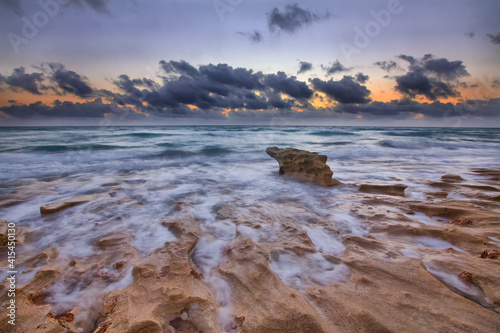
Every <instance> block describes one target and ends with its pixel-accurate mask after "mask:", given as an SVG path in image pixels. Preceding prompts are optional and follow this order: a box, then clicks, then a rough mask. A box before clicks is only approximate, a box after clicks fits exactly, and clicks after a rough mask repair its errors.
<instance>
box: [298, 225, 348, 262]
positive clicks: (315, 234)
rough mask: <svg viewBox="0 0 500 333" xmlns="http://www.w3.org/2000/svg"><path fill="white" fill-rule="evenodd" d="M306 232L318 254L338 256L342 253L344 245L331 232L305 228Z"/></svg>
mask: <svg viewBox="0 0 500 333" xmlns="http://www.w3.org/2000/svg"><path fill="white" fill-rule="evenodd" d="M306 231H307V235H308V236H309V238H310V239H311V241H312V242H313V244H314V246H315V247H316V250H318V251H319V252H321V253H328V254H331V255H339V254H341V253H342V252H344V250H345V246H344V244H342V242H341V241H340V240H339V239H338V238H337V237H336V236H335V235H334V233H333V232H332V231H329V230H325V229H323V228H306Z"/></svg>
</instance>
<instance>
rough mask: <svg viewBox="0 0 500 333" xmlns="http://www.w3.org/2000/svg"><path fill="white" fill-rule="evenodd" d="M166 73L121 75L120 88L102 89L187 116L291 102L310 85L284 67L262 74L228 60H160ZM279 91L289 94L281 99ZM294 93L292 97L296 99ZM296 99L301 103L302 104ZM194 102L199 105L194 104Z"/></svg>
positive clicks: (120, 100)
mask: <svg viewBox="0 0 500 333" xmlns="http://www.w3.org/2000/svg"><path fill="white" fill-rule="evenodd" d="M160 67H161V68H162V69H163V70H164V72H165V73H167V74H169V75H168V76H166V77H162V79H163V83H162V84H160V85H158V84H154V83H152V82H150V80H147V79H130V78H129V77H128V76H127V75H121V76H119V78H118V79H117V80H115V81H114V83H115V85H116V86H117V87H118V88H119V90H120V92H121V93H118V94H116V93H112V92H109V91H107V92H105V93H104V92H101V94H102V95H103V94H104V95H106V97H107V98H111V99H112V100H113V101H114V102H115V103H117V104H132V105H134V106H136V107H137V108H140V109H143V110H145V112H148V113H154V114H157V113H158V114H161V115H162V116H163V115H167V114H170V113H172V112H175V113H176V114H184V115H186V116H191V115H195V114H198V115H199V113H200V110H201V111H203V112H205V114H206V115H208V114H214V115H216V114H220V113H221V110H222V109H241V108H245V109H247V110H265V109H276V108H291V107H293V106H294V105H296V104H297V103H299V102H298V101H299V100H300V103H305V101H304V100H307V99H308V98H310V97H311V96H312V94H313V91H312V90H311V89H310V88H309V87H308V86H307V84H306V83H305V82H301V81H298V80H297V79H296V77H294V76H291V77H288V76H287V75H286V74H285V73H283V72H278V73H277V74H268V75H264V74H263V73H262V72H256V73H255V72H254V71H253V70H251V69H246V68H233V67H231V66H229V65H227V64H217V65H213V64H208V65H202V66H199V67H198V68H195V67H194V66H192V65H190V64H189V63H187V62H185V61H182V60H181V61H168V62H167V61H161V62H160ZM281 94H286V95H288V96H289V98H290V99H287V100H284V99H283V97H282V96H281ZM294 99H295V100H294ZM300 103H299V104H300ZM192 106H196V107H197V108H198V109H199V110H196V109H195V110H192Z"/></svg>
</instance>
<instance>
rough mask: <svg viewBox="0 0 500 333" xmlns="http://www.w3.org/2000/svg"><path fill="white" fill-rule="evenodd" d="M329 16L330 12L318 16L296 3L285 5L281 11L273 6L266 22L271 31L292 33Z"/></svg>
mask: <svg viewBox="0 0 500 333" xmlns="http://www.w3.org/2000/svg"><path fill="white" fill-rule="evenodd" d="M329 17H330V14H329V13H328V12H327V13H326V14H325V15H324V16H319V15H317V14H315V13H312V12H311V11H309V10H307V9H303V8H300V7H299V5H298V4H293V5H286V7H285V10H284V11H283V12H281V11H280V10H279V9H278V8H277V7H275V8H274V9H273V10H272V11H271V13H269V14H268V21H267V23H268V26H269V30H270V31H271V32H274V31H276V29H279V30H280V31H284V32H287V33H294V32H296V31H298V30H299V29H300V28H302V27H304V26H306V25H310V24H312V23H313V22H317V21H321V20H324V19H327V18H329Z"/></svg>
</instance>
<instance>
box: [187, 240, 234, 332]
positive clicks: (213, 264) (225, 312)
mask: <svg viewBox="0 0 500 333" xmlns="http://www.w3.org/2000/svg"><path fill="white" fill-rule="evenodd" d="M226 244H227V243H226V242H225V241H222V240H220V239H216V238H215V237H213V236H212V235H207V236H204V237H201V238H200V239H198V242H197V243H196V245H195V247H194V248H193V250H192V251H191V254H190V255H191V260H192V261H193V263H194V264H195V265H196V266H197V267H198V268H199V269H200V270H201V271H202V273H203V275H204V277H205V282H206V283H207V284H208V285H209V287H210V288H211V289H212V290H213V291H214V293H215V299H216V301H217V304H218V310H217V322H218V324H219V326H220V327H224V326H225V325H226V324H227V323H228V322H229V321H230V320H231V319H232V304H231V288H230V287H229V284H228V283H227V282H226V280H224V279H223V278H222V277H221V276H220V275H219V274H218V273H217V272H216V271H214V269H216V268H217V267H219V265H220V264H221V263H222V262H223V261H224V255H223V254H222V250H223V248H224V246H226Z"/></svg>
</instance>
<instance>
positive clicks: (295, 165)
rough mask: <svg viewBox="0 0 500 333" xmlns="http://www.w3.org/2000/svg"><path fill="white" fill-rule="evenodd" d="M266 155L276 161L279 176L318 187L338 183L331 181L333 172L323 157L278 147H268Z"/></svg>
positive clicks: (304, 151)
mask: <svg viewBox="0 0 500 333" xmlns="http://www.w3.org/2000/svg"><path fill="white" fill-rule="evenodd" d="M266 153H267V154H268V155H269V156H271V157H273V158H274V159H276V160H277V161H278V164H279V167H280V168H279V174H280V175H285V176H294V177H299V178H302V179H306V180H308V181H312V182H313V183H315V184H318V185H326V186H332V185H337V184H338V183H339V182H338V181H337V180H335V179H332V176H333V172H332V170H331V169H330V167H329V166H328V165H327V164H326V160H327V157H326V156H325V155H319V154H318V153H314V152H309V151H306V150H299V149H295V148H278V147H269V148H267V149H266Z"/></svg>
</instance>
